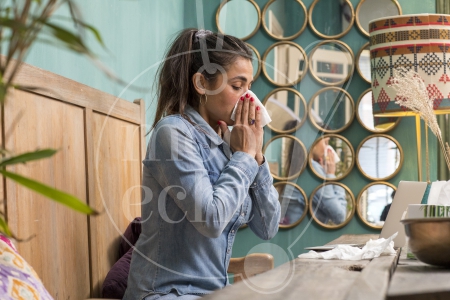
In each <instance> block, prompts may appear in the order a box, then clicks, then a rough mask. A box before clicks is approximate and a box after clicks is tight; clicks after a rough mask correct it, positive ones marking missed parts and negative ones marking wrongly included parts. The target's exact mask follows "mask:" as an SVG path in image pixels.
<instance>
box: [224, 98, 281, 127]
mask: <svg viewBox="0 0 450 300" xmlns="http://www.w3.org/2000/svg"><path fill="white" fill-rule="evenodd" d="M247 94H249V95H250V97H253V99H255V105H257V106H259V108H260V111H261V127H264V126H266V125H267V124H268V123H270V122H272V119H271V118H270V116H269V113H268V112H267V110H266V108H265V107H264V105H262V103H261V101H260V100H259V99H258V97H256V95H255V93H253V92H252V91H250V90H248V91H247V92H246V93H244V94H243V95H242V96H244V97H245V95H247ZM242 96H241V97H242ZM239 98H240V97H239ZM239 101H240V100H238V101H237V102H236V105H235V106H234V109H233V112H232V113H231V120H233V121H235V117H236V108H237V105H238V103H239Z"/></svg>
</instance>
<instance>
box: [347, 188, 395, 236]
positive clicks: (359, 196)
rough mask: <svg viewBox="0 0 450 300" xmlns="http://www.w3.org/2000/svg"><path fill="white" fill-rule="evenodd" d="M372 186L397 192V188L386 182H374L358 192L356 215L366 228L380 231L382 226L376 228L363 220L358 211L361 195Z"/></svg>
mask: <svg viewBox="0 0 450 300" xmlns="http://www.w3.org/2000/svg"><path fill="white" fill-rule="evenodd" d="M373 185H387V186H388V187H390V188H392V189H393V190H394V191H396V190H397V188H396V187H395V185H393V184H392V183H389V182H386V181H376V182H371V183H369V184H368V185H366V186H365V187H363V188H362V190H361V191H360V192H359V194H358V198H357V200H356V213H357V214H358V216H359V218H360V219H361V221H362V222H363V223H364V224H366V225H367V226H369V227H370V228H374V229H381V228H383V226H377V225H374V224H372V223H370V222H368V221H367V220H366V219H365V218H363V216H362V215H361V212H360V210H359V207H360V206H361V197H362V194H363V193H364V192H365V191H366V190H367V189H368V188H370V187H371V186H373Z"/></svg>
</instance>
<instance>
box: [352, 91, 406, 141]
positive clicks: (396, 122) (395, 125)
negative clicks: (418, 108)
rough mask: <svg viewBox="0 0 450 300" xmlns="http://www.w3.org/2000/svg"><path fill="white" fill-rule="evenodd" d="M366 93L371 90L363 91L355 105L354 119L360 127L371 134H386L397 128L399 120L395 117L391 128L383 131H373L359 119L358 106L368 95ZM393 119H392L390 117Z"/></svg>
mask: <svg viewBox="0 0 450 300" xmlns="http://www.w3.org/2000/svg"><path fill="white" fill-rule="evenodd" d="M368 92H372V88H368V89H367V90H365V91H364V92H362V93H361V95H360V96H359V98H358V102H357V103H356V119H357V120H358V122H359V124H361V126H362V127H364V128H365V129H366V130H368V131H370V132H373V133H386V132H388V131H391V130H392V129H394V128H395V127H397V125H398V123H399V122H400V120H401V118H400V117H397V121H395V123H394V125H392V126H391V127H389V128H387V129H385V130H374V129H372V128H369V127H367V126H366V124H365V123H364V122H363V120H362V119H361V116H360V115H359V105H360V104H361V101H362V98H363V97H364V96H365V95H366V94H367V93H368ZM391 118H393V117H391Z"/></svg>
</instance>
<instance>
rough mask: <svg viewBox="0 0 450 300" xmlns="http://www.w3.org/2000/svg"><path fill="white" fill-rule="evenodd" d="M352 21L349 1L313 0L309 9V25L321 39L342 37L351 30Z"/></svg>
mask: <svg viewBox="0 0 450 300" xmlns="http://www.w3.org/2000/svg"><path fill="white" fill-rule="evenodd" d="M354 20H355V14H354V11H353V6H352V4H351V3H350V1H349V0H314V2H313V3H312V4H311V6H310V8H309V20H308V21H309V25H310V27H311V29H312V30H313V32H314V33H315V34H317V35H318V36H320V37H321V38H328V39H332V38H334V39H336V38H340V37H342V36H344V35H345V34H346V33H347V32H349V31H350V29H351V28H352V25H353V22H354Z"/></svg>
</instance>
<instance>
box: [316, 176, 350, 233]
mask: <svg viewBox="0 0 450 300" xmlns="http://www.w3.org/2000/svg"><path fill="white" fill-rule="evenodd" d="M309 201H310V206H309V212H310V213H311V216H312V217H313V219H314V220H315V221H316V222H317V223H318V224H319V225H321V226H323V227H326V228H332V229H337V228H341V227H344V226H345V225H346V224H347V223H348V222H350V220H351V218H352V217H353V215H354V214H355V198H354V197H353V194H352V192H351V191H350V189H349V188H348V187H346V186H345V185H343V184H342V183H340V182H327V183H324V184H321V185H319V186H318V187H317V188H315V189H314V191H313V192H312V194H311V197H310V200H309Z"/></svg>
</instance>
